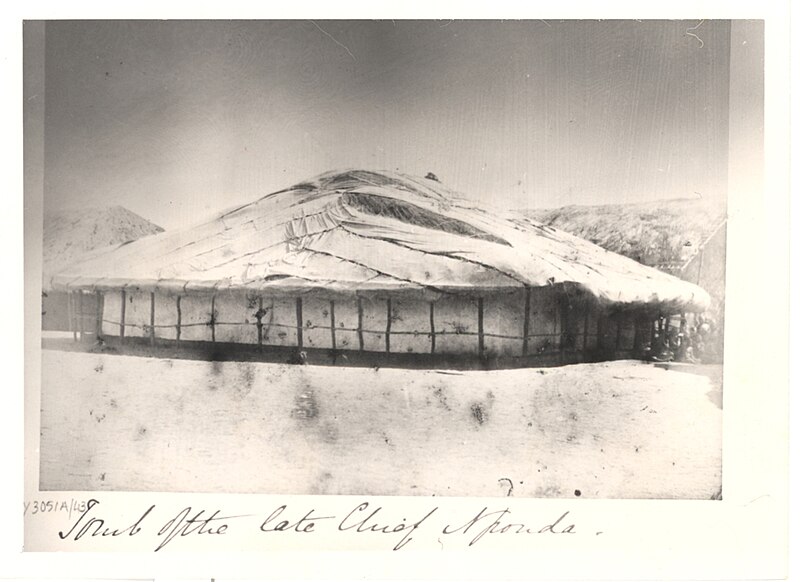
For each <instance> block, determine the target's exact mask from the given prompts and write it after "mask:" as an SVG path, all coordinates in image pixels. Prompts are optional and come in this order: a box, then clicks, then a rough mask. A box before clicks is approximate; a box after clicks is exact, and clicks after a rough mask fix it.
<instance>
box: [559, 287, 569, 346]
mask: <svg viewBox="0 0 800 582" xmlns="http://www.w3.org/2000/svg"><path fill="white" fill-rule="evenodd" d="M559 308H560V309H559V313H558V318H559V323H560V324H561V339H560V341H559V342H558V343H559V346H558V347H559V349H560V350H561V351H562V352H563V351H564V350H565V349H566V347H567V337H568V335H569V299H568V298H567V297H566V296H563V295H562V296H561V298H560V299H559Z"/></svg>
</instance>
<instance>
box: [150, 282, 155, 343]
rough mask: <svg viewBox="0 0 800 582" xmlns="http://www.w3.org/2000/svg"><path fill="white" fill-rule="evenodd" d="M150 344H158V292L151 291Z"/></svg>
mask: <svg viewBox="0 0 800 582" xmlns="http://www.w3.org/2000/svg"><path fill="white" fill-rule="evenodd" d="M150 345H151V346H154V345H156V293H155V291H151V292H150Z"/></svg>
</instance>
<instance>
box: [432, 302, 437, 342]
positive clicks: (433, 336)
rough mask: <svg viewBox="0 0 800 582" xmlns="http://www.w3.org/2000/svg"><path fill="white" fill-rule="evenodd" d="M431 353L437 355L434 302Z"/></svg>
mask: <svg viewBox="0 0 800 582" xmlns="http://www.w3.org/2000/svg"><path fill="white" fill-rule="evenodd" d="M431 353H432V354H435V353H436V320H435V318H434V302H433V301H431Z"/></svg>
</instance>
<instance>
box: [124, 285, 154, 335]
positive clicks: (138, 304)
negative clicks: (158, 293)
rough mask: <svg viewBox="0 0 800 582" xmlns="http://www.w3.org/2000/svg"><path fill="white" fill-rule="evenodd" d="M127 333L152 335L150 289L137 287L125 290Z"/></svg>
mask: <svg viewBox="0 0 800 582" xmlns="http://www.w3.org/2000/svg"><path fill="white" fill-rule="evenodd" d="M117 317H119V315H118V316H117ZM125 335H126V336H127V337H150V292H149V291H142V290H140V289H135V288H130V289H126V290H125Z"/></svg>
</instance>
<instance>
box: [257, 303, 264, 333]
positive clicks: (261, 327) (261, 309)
mask: <svg viewBox="0 0 800 582" xmlns="http://www.w3.org/2000/svg"><path fill="white" fill-rule="evenodd" d="M262 317H264V298H263V297H261V296H259V297H258V311H256V330H257V331H258V345H262V344H263V343H264V323H263V322H262V321H261V318H262Z"/></svg>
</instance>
